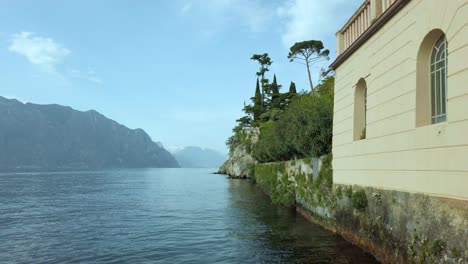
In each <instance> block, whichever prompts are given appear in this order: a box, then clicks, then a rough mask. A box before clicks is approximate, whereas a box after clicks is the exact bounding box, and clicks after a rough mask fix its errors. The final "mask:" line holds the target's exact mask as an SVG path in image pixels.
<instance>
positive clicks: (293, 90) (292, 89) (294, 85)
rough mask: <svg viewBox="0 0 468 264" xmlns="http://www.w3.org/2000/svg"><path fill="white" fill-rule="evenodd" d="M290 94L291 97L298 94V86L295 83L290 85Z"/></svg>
mask: <svg viewBox="0 0 468 264" xmlns="http://www.w3.org/2000/svg"><path fill="white" fill-rule="evenodd" d="M289 94H290V95H295V94H297V91H296V84H295V83H294V82H291V84H290V85H289Z"/></svg>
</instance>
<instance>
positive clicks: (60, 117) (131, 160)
mask: <svg viewBox="0 0 468 264" xmlns="http://www.w3.org/2000/svg"><path fill="white" fill-rule="evenodd" d="M144 167H179V164H178V163H177V161H176V159H175V158H174V157H173V156H172V155H171V154H170V153H169V152H168V151H166V150H165V149H164V148H162V147H160V146H159V145H158V144H157V143H155V142H153V141H152V140H151V138H150V137H149V136H148V134H146V132H145V131H143V130H142V129H129V128H127V127H125V126H123V125H121V124H119V123H117V122H115V121H113V120H111V119H109V118H107V117H105V116H103V115H101V114H100V113H98V112H96V111H94V110H90V111H86V112H81V111H77V110H74V109H72V108H70V107H66V106H61V105H55V104H52V105H38V104H31V103H26V104H23V103H21V102H19V101H17V100H14V99H6V98H4V97H1V96H0V171H54V170H95V169H110V168H144Z"/></svg>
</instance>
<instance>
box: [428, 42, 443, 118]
mask: <svg viewBox="0 0 468 264" xmlns="http://www.w3.org/2000/svg"><path fill="white" fill-rule="evenodd" d="M446 120H447V39H446V38H445V35H442V36H441V37H440V38H439V40H438V41H437V43H436V44H435V46H434V48H433V49H432V54H431V121H432V124H435V123H440V122H444V121H446Z"/></svg>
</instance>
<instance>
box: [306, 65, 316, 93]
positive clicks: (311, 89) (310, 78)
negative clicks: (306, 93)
mask: <svg viewBox="0 0 468 264" xmlns="http://www.w3.org/2000/svg"><path fill="white" fill-rule="evenodd" d="M306 67H307V74H308V75H309V84H310V91H311V92H313V91H314V86H313V85H312V77H311V76H310V68H309V61H308V60H306Z"/></svg>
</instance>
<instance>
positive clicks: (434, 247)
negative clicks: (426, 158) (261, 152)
mask: <svg viewBox="0 0 468 264" xmlns="http://www.w3.org/2000/svg"><path fill="white" fill-rule="evenodd" d="M331 161H332V157H331V155H328V156H325V157H322V167H321V169H320V171H319V175H318V176H317V177H316V180H315V181H313V178H314V177H313V175H312V171H313V170H312V163H311V162H310V159H308V160H293V161H287V162H275V163H265V164H256V165H255V166H254V168H253V175H254V177H253V178H254V180H255V181H256V182H257V183H258V184H259V186H260V187H261V188H262V189H263V190H264V191H265V192H266V193H268V194H269V195H270V196H271V198H272V201H273V202H275V203H281V204H284V205H286V206H293V205H295V206H297V207H298V209H299V210H298V211H299V212H301V213H303V214H306V216H307V217H308V218H309V219H311V220H313V221H314V222H317V223H319V224H321V225H323V226H324V227H326V228H328V229H330V230H332V231H334V232H337V233H339V234H341V235H342V236H343V237H345V238H346V239H347V240H349V241H351V242H353V243H355V244H357V245H359V246H361V247H363V248H365V249H367V250H369V251H370V252H371V253H373V254H374V255H375V256H376V257H377V258H378V259H379V260H381V261H382V262H384V263H468V202H467V201H460V200H453V199H445V198H437V197H431V196H428V195H424V194H412V193H407V192H399V191H392V190H382V189H376V188H367V187H362V186H349V185H334V184H333V183H332V175H333V169H332V164H331Z"/></svg>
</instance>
